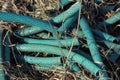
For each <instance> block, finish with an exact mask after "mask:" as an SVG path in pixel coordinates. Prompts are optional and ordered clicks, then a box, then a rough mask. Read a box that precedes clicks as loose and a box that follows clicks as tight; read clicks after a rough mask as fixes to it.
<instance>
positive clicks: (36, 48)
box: [15, 44, 105, 76]
mask: <svg viewBox="0 0 120 80" xmlns="http://www.w3.org/2000/svg"><path fill="white" fill-rule="evenodd" d="M15 48H17V50H19V51H22V52H47V53H50V54H56V55H61V56H65V57H67V56H68V53H69V50H66V49H61V48H58V47H53V46H48V45H38V44H18V45H16V46H15ZM69 59H70V60H73V61H75V62H78V63H79V64H81V65H82V66H83V67H84V68H86V69H88V70H89V71H90V72H91V73H93V74H94V75H96V74H97V73H98V72H99V71H102V70H101V69H100V68H99V67H98V66H96V65H95V64H94V63H93V62H91V61H90V60H88V59H87V58H85V57H83V56H81V55H78V54H77V53H75V52H71V53H70V56H69ZM104 75H105V73H102V75H100V76H104Z"/></svg>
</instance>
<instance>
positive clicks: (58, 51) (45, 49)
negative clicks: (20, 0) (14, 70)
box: [0, 0, 120, 80]
mask: <svg viewBox="0 0 120 80" xmlns="http://www.w3.org/2000/svg"><path fill="white" fill-rule="evenodd" d="M101 1H102V0H95V2H96V3H100V2H101ZM71 2H72V0H60V3H59V7H60V8H61V7H64V6H66V5H67V4H69V3H71ZM113 7H114V6H112V8H109V10H112V9H113ZM83 8H85V5H84V4H81V3H80V2H79V0H78V2H76V3H74V4H73V5H72V6H70V7H69V8H68V9H67V10H66V11H63V12H62V13H60V14H59V15H57V16H55V17H53V18H51V19H50V20H49V21H43V20H39V19H35V18H32V17H29V16H24V15H21V14H14V13H9V12H0V20H3V21H8V22H17V23H22V24H26V25H28V27H25V28H21V29H17V30H15V31H14V33H15V34H16V35H17V36H20V37H19V38H18V42H17V43H18V44H16V45H15V46H14V49H15V50H19V51H21V52H26V53H29V52H42V53H48V54H53V55H56V56H53V57H47V56H46V57H34V56H28V55H20V54H16V57H17V59H18V60H19V61H21V62H23V61H25V62H27V63H29V64H31V65H34V68H35V69H36V70H43V71H44V70H55V69H56V66H59V67H62V66H63V65H64V64H66V65H67V66H71V68H70V70H71V71H74V72H80V71H82V70H81V69H80V67H79V66H78V65H77V64H80V65H81V66H83V67H84V68H85V69H87V70H88V71H89V72H90V73H91V74H93V75H94V76H95V77H97V78H98V79H99V80H108V78H109V75H108V73H107V70H106V68H105V65H104V63H103V61H104V58H103V57H102V56H101V53H100V52H99V46H100V45H101V44H102V45H105V47H107V48H108V49H109V48H112V50H111V51H110V50H109V51H108V52H106V53H108V54H109V55H112V54H115V53H116V54H118V55H117V58H114V59H113V58H112V57H111V56H109V58H111V60H112V61H113V62H115V61H116V60H117V59H118V56H119V55H120V45H119V44H116V43H114V42H115V41H119V40H120V38H117V37H114V36H112V35H110V34H108V33H106V32H103V31H101V30H99V29H93V28H91V26H90V25H89V23H88V21H87V19H86V17H85V16H84V15H82V14H81V15H80V20H79V19H78V17H79V11H80V10H82V9H83ZM77 20H79V26H80V28H79V29H80V30H78V32H77V33H76V36H77V37H73V36H65V35H64V32H65V31H66V30H68V29H69V28H70V26H71V25H73V24H75V22H76V21H77ZM119 20H120V12H116V14H115V15H113V16H112V17H109V18H108V19H106V20H105V21H103V22H100V23H99V24H98V26H99V27H101V28H102V26H103V24H104V25H105V24H106V25H108V26H109V25H111V24H114V23H116V22H118V21H119ZM63 21H64V22H63ZM50 23H51V24H50ZM56 24H61V26H60V27H57V26H56ZM44 31H46V32H48V33H50V34H52V35H50V34H47V33H46V32H44ZM74 32H75V31H74ZM36 34H37V36H39V37H41V38H37V39H34V38H31V37H29V36H30V35H36ZM3 35H4V31H1V32H0V40H1V41H2V38H3ZM59 35H60V36H59ZM82 38H84V39H85V40H86V45H87V48H88V49H89V53H86V52H84V51H83V50H77V51H74V50H72V51H69V50H68V49H66V47H71V46H82V43H80V42H79V41H80V39H82ZM95 40H102V42H98V43H96V41H95ZM5 41H6V42H8V40H5ZM0 44H1V47H0V58H1V59H0V60H1V62H0V66H1V69H0V75H3V76H0V80H9V79H6V76H5V72H4V70H3V68H2V67H3V64H2V63H3V62H5V61H6V62H9V63H10V50H9V47H8V46H5V47H4V46H3V44H2V42H1V43H0ZM8 44H9V42H8ZM111 46H112V47H111ZM3 47H4V49H3ZM3 51H4V52H3ZM3 53H5V54H4V55H3ZM3 56H4V57H3ZM99 73H101V74H99ZM80 78H82V77H81V76H80Z"/></svg>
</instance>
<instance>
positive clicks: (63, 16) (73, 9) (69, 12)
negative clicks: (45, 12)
mask: <svg viewBox="0 0 120 80" xmlns="http://www.w3.org/2000/svg"><path fill="white" fill-rule="evenodd" d="M82 7H83V6H82V5H80V3H79V2H76V3H75V4H73V5H72V6H71V7H70V8H69V9H67V10H66V11H64V12H62V13H60V14H59V15H57V16H55V17H53V18H52V19H51V20H50V22H51V23H61V22H63V21H65V20H66V19H67V18H69V17H71V16H72V15H74V14H75V13H77V12H78V11H79V9H81V8H82Z"/></svg>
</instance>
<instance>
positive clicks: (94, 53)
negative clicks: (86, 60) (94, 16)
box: [80, 16, 107, 78]
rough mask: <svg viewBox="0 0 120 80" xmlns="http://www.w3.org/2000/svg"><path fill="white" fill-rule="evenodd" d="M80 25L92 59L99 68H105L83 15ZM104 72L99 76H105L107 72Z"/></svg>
mask: <svg viewBox="0 0 120 80" xmlns="http://www.w3.org/2000/svg"><path fill="white" fill-rule="evenodd" d="M80 27H81V29H82V31H83V34H84V36H85V37H86V39H87V44H88V47H89V50H90V52H91V55H92V59H93V61H94V62H95V63H96V64H97V65H98V66H99V67H100V68H101V69H103V70H105V68H104V65H103V60H102V57H101V55H100V53H99V50H98V47H97V44H96V42H95V39H94V37H93V34H92V31H91V29H90V26H89V25H88V22H87V21H86V19H85V18H84V17H83V16H81V19H80ZM104 74H105V75H104V76H102V77H101V78H107V73H106V72H104Z"/></svg>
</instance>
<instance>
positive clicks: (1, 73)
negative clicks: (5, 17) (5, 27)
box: [0, 30, 6, 80]
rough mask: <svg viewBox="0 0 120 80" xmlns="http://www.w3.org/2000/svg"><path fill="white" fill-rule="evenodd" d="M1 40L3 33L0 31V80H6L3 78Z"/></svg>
mask: <svg viewBox="0 0 120 80" xmlns="http://www.w3.org/2000/svg"><path fill="white" fill-rule="evenodd" d="M2 39H3V31H2V30H0V68H1V69H0V80H6V77H5V71H4V69H3V44H2Z"/></svg>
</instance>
